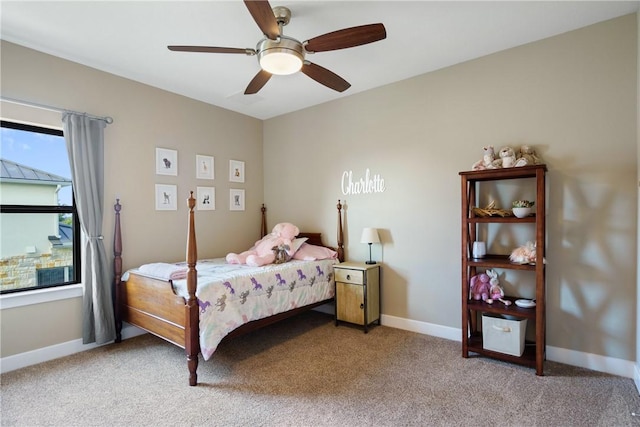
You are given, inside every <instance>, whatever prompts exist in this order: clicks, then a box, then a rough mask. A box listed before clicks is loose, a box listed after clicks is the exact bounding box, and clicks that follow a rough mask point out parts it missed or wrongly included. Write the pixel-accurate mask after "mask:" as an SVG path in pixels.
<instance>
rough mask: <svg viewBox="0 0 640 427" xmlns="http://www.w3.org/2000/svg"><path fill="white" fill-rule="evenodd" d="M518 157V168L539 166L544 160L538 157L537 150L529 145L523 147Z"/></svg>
mask: <svg viewBox="0 0 640 427" xmlns="http://www.w3.org/2000/svg"><path fill="white" fill-rule="evenodd" d="M517 157H518V159H517V160H516V167H520V166H528V165H539V164H541V163H542V159H541V158H540V157H538V155H537V154H536V150H535V149H534V148H533V147H531V146H529V145H523V146H521V147H520V152H519V153H518V156H517Z"/></svg>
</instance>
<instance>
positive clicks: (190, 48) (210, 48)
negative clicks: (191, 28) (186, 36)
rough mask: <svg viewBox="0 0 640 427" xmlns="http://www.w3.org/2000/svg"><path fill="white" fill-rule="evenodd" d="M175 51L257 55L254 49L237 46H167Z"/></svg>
mask: <svg viewBox="0 0 640 427" xmlns="http://www.w3.org/2000/svg"><path fill="white" fill-rule="evenodd" d="M167 48H168V49H169V50H172V51H174V52H204V53H244V54H245V55H255V54H256V51H255V50H253V49H248V48H247V49H240V48H236V47H215V46H167Z"/></svg>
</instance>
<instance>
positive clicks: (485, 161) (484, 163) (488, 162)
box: [471, 145, 496, 171]
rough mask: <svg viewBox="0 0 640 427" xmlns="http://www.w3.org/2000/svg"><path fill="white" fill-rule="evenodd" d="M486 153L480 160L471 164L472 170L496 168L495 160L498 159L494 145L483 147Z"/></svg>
mask: <svg viewBox="0 0 640 427" xmlns="http://www.w3.org/2000/svg"><path fill="white" fill-rule="evenodd" d="M483 150H484V154H483V155H482V159H480V160H478V161H477V162H475V163H474V164H473V166H471V170H474V171H480V170H485V169H496V166H495V165H494V162H495V160H496V153H495V151H494V149H493V145H488V146H486V147H483Z"/></svg>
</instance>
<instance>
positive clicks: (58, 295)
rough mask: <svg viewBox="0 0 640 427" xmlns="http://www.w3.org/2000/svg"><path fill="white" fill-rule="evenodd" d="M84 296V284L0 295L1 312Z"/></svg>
mask: <svg viewBox="0 0 640 427" xmlns="http://www.w3.org/2000/svg"><path fill="white" fill-rule="evenodd" d="M81 296H82V284H80V283H78V284H75V285H67V286H59V287H56V288H48V289H36V290H33V291H25V292H17V293H14V294H7V295H0V310H4V309H5V308H16V307H23V306H26V305H34V304H41V303H43V302H51V301H58V300H63V299H69V298H78V297H81Z"/></svg>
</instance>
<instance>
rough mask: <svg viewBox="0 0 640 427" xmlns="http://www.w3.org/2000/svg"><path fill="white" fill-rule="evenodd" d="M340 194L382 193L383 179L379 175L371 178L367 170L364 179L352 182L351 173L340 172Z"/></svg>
mask: <svg viewBox="0 0 640 427" xmlns="http://www.w3.org/2000/svg"><path fill="white" fill-rule="evenodd" d="M341 185H342V194H344V195H345V196H346V195H347V194H367V193H383V192H384V178H381V177H380V175H379V174H375V175H373V176H371V172H370V171H369V169H368V168H367V170H366V171H365V173H364V177H363V178H360V179H356V180H354V177H353V172H352V171H344V172H342V183H341Z"/></svg>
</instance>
